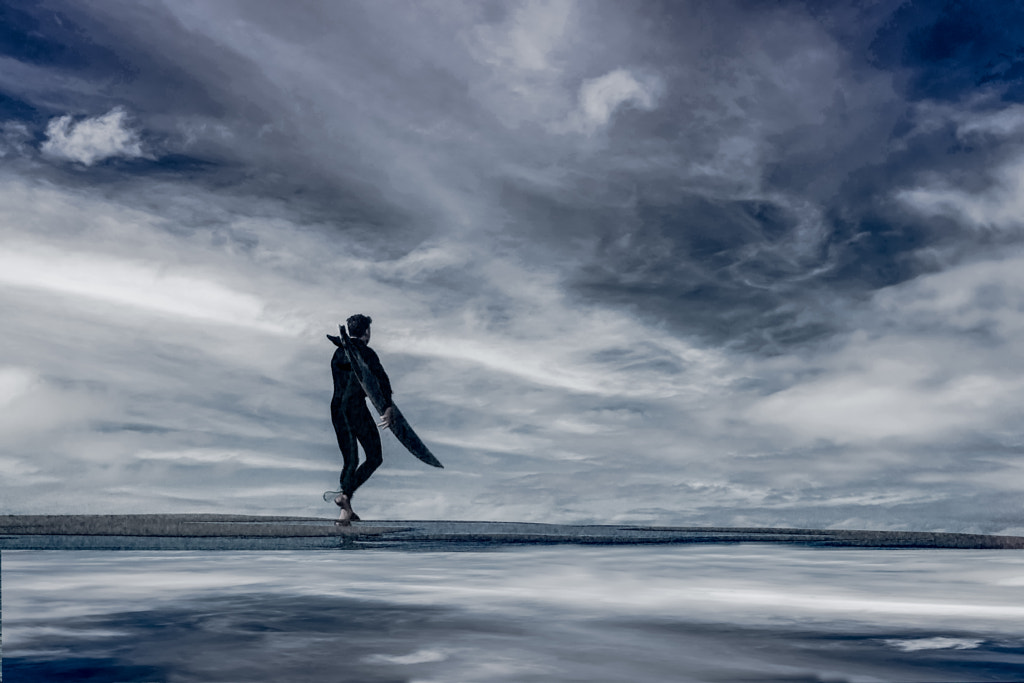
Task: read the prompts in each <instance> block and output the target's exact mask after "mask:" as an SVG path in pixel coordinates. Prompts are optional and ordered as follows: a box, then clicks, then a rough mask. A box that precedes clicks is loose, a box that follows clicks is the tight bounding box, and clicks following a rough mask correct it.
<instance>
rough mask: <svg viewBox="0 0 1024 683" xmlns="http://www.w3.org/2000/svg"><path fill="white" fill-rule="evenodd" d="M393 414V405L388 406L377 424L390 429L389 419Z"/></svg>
mask: <svg viewBox="0 0 1024 683" xmlns="http://www.w3.org/2000/svg"><path fill="white" fill-rule="evenodd" d="M394 414H395V407H394V406H388V408H387V410H385V411H384V414H383V415H381V416H380V422H378V423H377V426H378V427H381V428H383V429H391V420H392V419H393V418H394Z"/></svg>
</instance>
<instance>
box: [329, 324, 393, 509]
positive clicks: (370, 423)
mask: <svg viewBox="0 0 1024 683" xmlns="http://www.w3.org/2000/svg"><path fill="white" fill-rule="evenodd" d="M352 343H353V344H355V345H356V346H357V347H358V348H359V349H360V350H361V351H362V352H363V358H364V359H365V360H366V364H367V365H368V366H369V367H370V371H371V372H372V373H373V375H374V377H376V378H377V383H378V384H379V385H380V390H381V393H382V394H384V399H385V400H386V401H387V402H388V406H390V405H391V381H390V380H388V375H387V373H386V372H384V368H383V366H381V364H380V359H379V358H378V357H377V354H376V353H374V351H373V349H371V348H370V347H369V346H367V345H366V342H364V341H363V340H362V339H352ZM331 375H332V376H333V377H334V396H333V398H331V422H333V423H334V432H335V434H337V436H338V447H339V448H341V456H342V457H343V458H344V460H345V464H344V467H343V468H342V470H341V490H342V492H344V493H346V494H347V495H348V496H350V497H351V496H352V494H353V493H355V492H356V489H358V488H359V487H360V486H362V485H363V483H364V482H366V480H367V479H369V478H370V475H371V474H373V473H374V471H375V470H376V469H377V468H378V467H380V464H381V463H382V462H383V458H382V457H381V449H380V434H379V433H378V432H377V423H376V420H374V418H373V416H372V415H371V414H370V411H369V409H367V407H366V392H364V391H363V387H362V386H361V385H360V384H359V380H358V379H356V374H355V373H354V372H352V366H351V365H350V364H349V360H348V355H347V354H346V353H345V349H343V348H341V347H338V349H337V350H336V351H335V352H334V357H333V358H331ZM357 441H358V442H359V443H360V444H362V445H363V453H364V454H365V455H366V460H365V461H364V462H363V464H362V465H359V449H358V447H357V446H356V442H357ZM357 466H358V467H357Z"/></svg>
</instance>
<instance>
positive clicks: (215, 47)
mask: <svg viewBox="0 0 1024 683" xmlns="http://www.w3.org/2000/svg"><path fill="white" fill-rule="evenodd" d="M1021 25H1024V9H1021V8H1020V6H1019V4H1017V3H1008V2H972V3H959V2H940V1H934V2H912V3H910V2H908V3H901V2H896V1H887V0H876V1H873V0H861V1H854V0H850V1H849V2H841V3H835V2H816V1H813V0H805V1H804V2H797V1H795V0H794V1H780V2H770V3H768V2H739V1H736V2H733V1H731V0H726V1H722V0H714V1H711V0H707V1H701V0H693V1H687V0H680V1H678V2H655V1H642V2H628V3H627V2H600V1H587V2H578V3H573V2H568V1H554V0H552V1H540V0H538V1H525V2H466V3H459V2H451V1H448V0H444V1H439V2H417V3H412V2H376V1H374V2H357V1H355V0H351V1H346V2H327V1H318V2H312V1H310V2H289V3H282V2H277V1H272V0H267V1H265V2H260V1H257V0H237V1H234V2H232V1H230V0H221V1H217V2H207V1H205V0H203V1H200V0H195V1H188V0H173V1H172V0H167V2H159V1H157V0H151V1H143V2H140V1H139V0H123V1H120V0H96V1H91V0H89V1H81V0H76V1H75V2H61V1H59V0H57V1H50V0H42V1H40V2H31V1H28V0H24V1H22V0H15V1H8V2H5V3H3V4H2V5H0V53H2V55H0V311H2V320H3V334H2V335H0V482H2V483H0V487H2V488H0V496H2V504H0V507H2V512H6V513H38V512H161V511H175V512H190V511H192V512H200V511H220V512H240V513H256V514H302V515H306V514H308V515H333V514H334V510H333V509H332V506H329V505H325V504H324V503H323V502H322V501H321V500H320V493H321V492H322V491H323V490H325V489H328V488H332V487H333V486H334V485H335V484H336V482H337V472H338V468H339V465H340V455H339V453H338V451H337V446H336V444H335V441H334V434H333V431H332V429H331V424H330V418H329V410H328V404H329V401H330V392H331V381H330V373H329V368H328V363H329V359H330V356H331V353H332V351H333V347H332V346H331V344H330V343H329V342H328V341H327V340H326V339H325V338H324V334H326V333H332V332H334V331H335V330H336V329H337V323H338V322H339V321H342V320H344V318H345V317H347V316H348V315H350V314H352V313H356V312H362V313H366V314H369V315H371V316H373V318H374V320H375V323H374V340H373V346H374V347H375V348H376V350H377V351H378V353H379V354H380V356H381V358H382V360H383V361H384V364H385V367H386V368H387V369H388V371H389V374H390V375H391V378H392V382H393V384H394V385H395V388H396V401H397V402H398V404H399V405H400V406H401V407H402V408H403V410H404V412H405V413H406V415H407V416H408V417H409V418H410V421H411V422H412V423H413V425H414V426H415V427H416V428H417V430H418V431H419V432H420V433H421V435H422V436H423V437H424V439H425V440H426V441H427V442H428V444H429V445H430V446H431V447H432V449H433V450H434V452H435V454H436V455H437V456H438V457H439V458H440V459H441V460H442V461H443V462H444V463H445V465H446V469H444V470H435V469H431V468H428V467H425V466H423V465H422V464H420V463H419V462H418V461H416V460H414V459H413V458H411V457H410V456H409V455H408V454H407V453H405V452H404V450H403V449H402V447H401V446H400V445H398V444H397V442H395V441H394V439H393V437H391V436H390V435H386V436H385V445H384V449H385V453H384V455H385V462H386V464H385V466H384V468H382V469H381V470H380V471H379V472H378V474H377V475H376V476H375V477H374V478H373V479H372V480H371V482H370V483H369V484H367V485H366V487H365V488H364V489H362V490H361V491H360V493H359V495H358V496H357V498H356V501H357V503H358V505H357V510H359V511H361V512H364V513H365V516H367V517H371V518H372V517H376V518H392V519H394V518H398V519H401V518H406V519H410V518H421V519H496V520H527V521H558V522H616V523H618V522H627V523H645V524H674V525H691V524H692V525H698V524H701V525H703V524H716V525H758V526H760V525H787V526H789V525H795V526H823V527H827V526H836V527H854V528H882V529H885V528H910V529H942V530H961V531H985V532H1000V531H1001V532H1009V533H1024V497H1022V494H1024V458H1022V457H1021V456H1022V454H1024V423H1022V420H1021V417H1022V410H1021V406H1022V405H1024V346H1022V344H1021V342H1020V341H1019V340H1020V339H1021V336H1022V333H1024V39H1021V38H1020V31H1019V28H1018V27H1020V26H1021Z"/></svg>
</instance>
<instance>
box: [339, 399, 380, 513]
mask: <svg viewBox="0 0 1024 683" xmlns="http://www.w3.org/2000/svg"><path fill="white" fill-rule="evenodd" d="M351 424H352V427H354V430H353V431H354V432H355V436H356V438H357V439H358V440H359V443H360V444H361V445H362V447H363V455H365V456H366V460H364V461H363V464H362V465H360V466H359V469H357V470H356V472H355V474H354V476H353V478H352V488H351V489H350V490H347V492H348V494H349V497H351V496H352V495H353V494H354V493H355V492H356V490H357V489H358V488H359V487H360V486H362V485H363V484H365V483H366V480H367V479H369V478H370V475H371V474H373V473H374V472H375V471H376V470H377V468H378V467H380V466H381V463H383V462H384V458H383V457H382V455H381V444H380V432H378V431H377V422H376V421H375V420H374V419H373V416H372V415H371V414H370V411H369V410H365V409H364V410H363V411H361V414H359V415H357V416H353V419H352V420H351Z"/></svg>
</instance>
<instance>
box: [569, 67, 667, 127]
mask: <svg viewBox="0 0 1024 683" xmlns="http://www.w3.org/2000/svg"><path fill="white" fill-rule="evenodd" d="M661 87H662V85H661V83H660V82H659V81H658V80H657V79H656V78H654V77H646V78H642V79H637V77H636V76H634V75H633V73H632V72H630V71H629V70H628V69H615V70H613V71H609V72H608V73H606V74H605V75H603V76H599V77H598V78H591V79H588V80H586V81H584V82H583V84H582V85H581V86H580V89H579V109H578V110H577V111H576V112H574V113H573V114H572V116H571V117H570V119H569V123H568V127H569V128H573V129H576V130H579V131H580V132H583V133H588V134H592V133H594V132H596V131H598V130H600V129H601V128H604V127H605V126H607V125H608V124H609V123H610V122H611V119H612V117H613V116H614V115H615V112H616V111H618V110H619V109H620V108H622V107H627V106H631V107H635V108H637V109H641V110H646V111H650V110H651V109H654V107H655V106H656V104H657V99H658V93H659V90H660V89H661Z"/></svg>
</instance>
